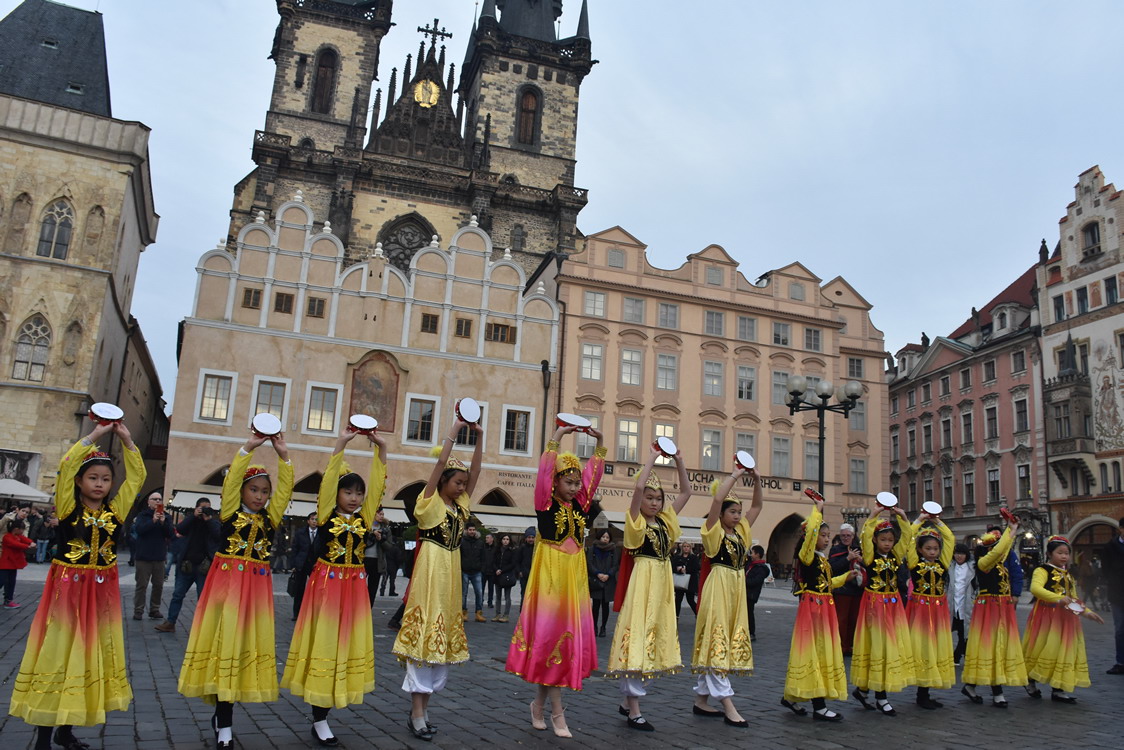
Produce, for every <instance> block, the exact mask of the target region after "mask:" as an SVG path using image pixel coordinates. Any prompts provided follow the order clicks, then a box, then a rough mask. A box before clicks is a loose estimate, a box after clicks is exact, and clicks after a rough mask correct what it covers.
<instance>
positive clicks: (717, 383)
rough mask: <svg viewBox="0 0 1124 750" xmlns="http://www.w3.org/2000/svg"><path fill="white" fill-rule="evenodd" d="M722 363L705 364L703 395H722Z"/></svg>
mask: <svg viewBox="0 0 1124 750" xmlns="http://www.w3.org/2000/svg"><path fill="white" fill-rule="evenodd" d="M722 377H723V376H722V363H721V362H703V395H704V396H721V395H722Z"/></svg>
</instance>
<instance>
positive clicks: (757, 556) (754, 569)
mask: <svg viewBox="0 0 1124 750" xmlns="http://www.w3.org/2000/svg"><path fill="white" fill-rule="evenodd" d="M768 577H769V566H768V565H767V564H765V548H764V547H762V546H761V545H760V544H755V545H753V547H751V548H750V550H749V567H748V568H746V571H745V600H746V603H747V604H748V605H749V640H751V641H756V640H757V620H756V619H754V617H753V605H755V604H757V600H758V599H760V598H761V589H762V587H764V585H765V579H767V578H768Z"/></svg>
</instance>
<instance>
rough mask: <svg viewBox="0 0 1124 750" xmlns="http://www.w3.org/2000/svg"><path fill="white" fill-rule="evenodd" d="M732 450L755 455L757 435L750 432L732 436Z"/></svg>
mask: <svg viewBox="0 0 1124 750" xmlns="http://www.w3.org/2000/svg"><path fill="white" fill-rule="evenodd" d="M734 450H736V451H745V452H746V453H748V454H750V455H751V456H752V455H755V454H756V453H757V435H756V434H754V433H752V432H738V433H736V434H735V435H734Z"/></svg>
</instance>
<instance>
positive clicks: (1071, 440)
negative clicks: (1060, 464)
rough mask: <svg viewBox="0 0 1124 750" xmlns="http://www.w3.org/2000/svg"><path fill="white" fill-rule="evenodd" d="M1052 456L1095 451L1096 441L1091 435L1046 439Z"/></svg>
mask: <svg viewBox="0 0 1124 750" xmlns="http://www.w3.org/2000/svg"><path fill="white" fill-rule="evenodd" d="M1046 445H1047V450H1048V451H1049V453H1050V457H1051V458H1054V457H1057V456H1066V455H1070V454H1073V453H1093V452H1094V451H1095V447H1094V445H1095V444H1094V441H1093V438H1091V437H1072V436H1071V437H1064V438H1054V439H1052V440H1047V441H1046Z"/></svg>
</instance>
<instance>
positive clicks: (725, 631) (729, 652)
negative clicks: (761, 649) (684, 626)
mask: <svg viewBox="0 0 1124 750" xmlns="http://www.w3.org/2000/svg"><path fill="white" fill-rule="evenodd" d="M746 473H747V470H745V469H742V468H740V467H739V468H737V469H735V470H734V473H733V474H731V475H730V476H729V477H728V478H727V479H726V480H725V481H724V482H722V484H721V485H718V482H717V480H716V481H715V484H714V487H713V488H712V492H714V500H713V501H712V502H711V504H710V513H709V514H708V515H707V517H706V521H705V522H704V523H703V526H702V541H703V552H704V553H705V554H706V557H707V560H708V561H709V564H710V565H709V568H710V570H709V573H708V574H707V576H706V578H705V579H704V580H703V582H702V592H701V594H700V595H699V611H698V617H697V619H696V620H695V648H694V653H693V654H692V656H691V671H692V672H694V673H695V674H697V675H698V676H699V682H698V685H696V686H695V705H694V707H693V709H692V710H693V711H694V713H695V714H698V715H701V716H714V717H717V716H722V717H723V719H724V720H725V722H726V723H727V724H729V725H730V726H732V727H748V726H749V722H747V721H746V720H745V719H743V718H742V716H741V714H739V713H738V710H737V709H736V708H734V702H733V700H731V698H732V697H733V695H734V688H733V687H732V686H731V685H730V675H749V674H753V648H752V646H751V645H750V642H749V604H748V602H747V598H746V588H745V569H746V566H747V565H748V564H749V548H750V545H752V544H753V536H752V532H751V530H750V526H751V525H752V524H753V522H754V521H756V520H757V516H759V515H760V514H761V506H762V504H763V503H762V499H761V483H760V481H759V479H760V477H758V475H757V472H756V471H755V470H754V469H749V470H748V474H749V476H750V478H751V479H752V480H753V501H752V502H751V503H750V506H749V510H748V511H747V512H746V513H745V515H744V516H743V515H742V503H741V500H739V499H738V498H737V497H736V496H735V495H734V494H733V493H732V492H731V490H732V489H733V487H734V483H735V482H737V480H739V479H741V477H742V475H744V474H746ZM723 498H725V499H723ZM707 698H714V699H715V700H717V701H719V702H720V703H721V704H722V708H723V710H722V711H715V710H713V709H712V708H711V707H710V706H709V705H708V704H707Z"/></svg>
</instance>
